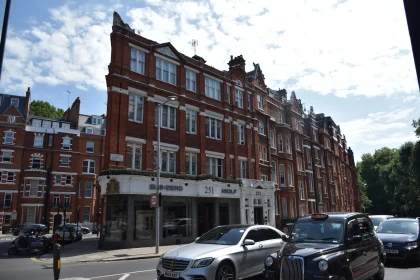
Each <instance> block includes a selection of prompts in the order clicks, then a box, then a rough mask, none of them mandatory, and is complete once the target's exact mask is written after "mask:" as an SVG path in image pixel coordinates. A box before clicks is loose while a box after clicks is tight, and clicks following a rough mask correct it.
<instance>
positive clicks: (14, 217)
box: [12, 210, 17, 220]
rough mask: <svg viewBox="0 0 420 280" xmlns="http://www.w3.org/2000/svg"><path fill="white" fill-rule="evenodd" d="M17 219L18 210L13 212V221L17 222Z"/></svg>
mask: <svg viewBox="0 0 420 280" xmlns="http://www.w3.org/2000/svg"><path fill="white" fill-rule="evenodd" d="M16 218H17V212H16V210H13V212H12V220H16Z"/></svg>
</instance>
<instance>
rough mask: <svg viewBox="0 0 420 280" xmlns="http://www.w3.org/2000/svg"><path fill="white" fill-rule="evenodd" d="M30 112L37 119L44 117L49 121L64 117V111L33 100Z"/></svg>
mask: <svg viewBox="0 0 420 280" xmlns="http://www.w3.org/2000/svg"><path fill="white" fill-rule="evenodd" d="M30 111H31V112H32V113H34V114H35V116H38V117H45V118H50V119H60V118H62V117H63V116H64V110H63V109H60V108H55V107H54V106H53V105H51V104H50V103H48V102H45V101H41V100H34V101H32V102H31V108H30Z"/></svg>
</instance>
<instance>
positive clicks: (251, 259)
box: [240, 228, 264, 278]
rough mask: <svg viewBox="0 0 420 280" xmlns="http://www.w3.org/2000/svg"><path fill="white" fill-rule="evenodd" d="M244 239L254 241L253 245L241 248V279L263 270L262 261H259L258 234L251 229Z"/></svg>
mask: <svg viewBox="0 0 420 280" xmlns="http://www.w3.org/2000/svg"><path fill="white" fill-rule="evenodd" d="M245 239H251V240H254V241H255V244H254V245H248V246H242V248H243V257H242V270H241V271H240V274H241V278H242V277H248V276H250V275H253V274H254V273H255V272H256V271H258V270H263V269H264V260H261V253H260V249H261V245H262V244H261V242H260V233H259V230H258V229H257V228H253V229H251V230H250V231H249V232H248V233H247V235H246V236H245V238H244V240H245Z"/></svg>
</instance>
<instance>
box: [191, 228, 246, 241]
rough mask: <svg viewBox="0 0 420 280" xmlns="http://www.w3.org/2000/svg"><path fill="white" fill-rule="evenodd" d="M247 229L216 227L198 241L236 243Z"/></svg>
mask: <svg viewBox="0 0 420 280" xmlns="http://www.w3.org/2000/svg"><path fill="white" fill-rule="evenodd" d="M245 230H246V229H244V228H232V227H216V228H213V229H212V230H210V231H208V232H206V233H205V234H204V235H203V236H201V237H200V238H199V239H197V241H196V243H202V244H218V245H236V244H238V243H239V241H240V240H241V238H242V236H243V235H244V232H245Z"/></svg>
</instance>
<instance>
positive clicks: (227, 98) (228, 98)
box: [226, 85, 232, 104]
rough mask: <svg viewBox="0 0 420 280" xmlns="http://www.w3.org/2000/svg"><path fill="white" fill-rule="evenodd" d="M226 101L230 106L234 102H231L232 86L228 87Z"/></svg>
mask: <svg viewBox="0 0 420 280" xmlns="http://www.w3.org/2000/svg"><path fill="white" fill-rule="evenodd" d="M226 100H227V103H228V104H230V103H231V102H232V101H231V100H230V85H226Z"/></svg>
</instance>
